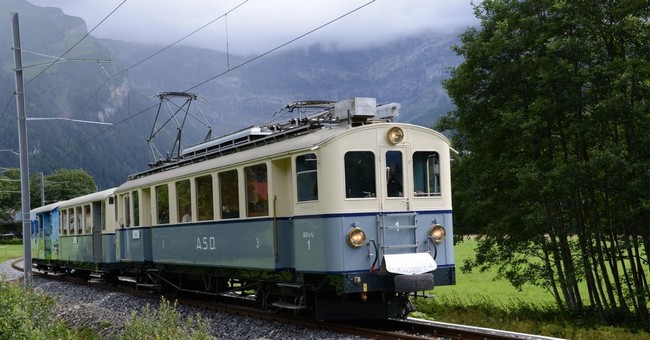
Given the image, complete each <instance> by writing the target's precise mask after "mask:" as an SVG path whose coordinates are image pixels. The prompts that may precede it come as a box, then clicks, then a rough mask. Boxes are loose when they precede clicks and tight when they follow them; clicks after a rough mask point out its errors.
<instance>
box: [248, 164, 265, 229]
mask: <svg viewBox="0 0 650 340" xmlns="http://www.w3.org/2000/svg"><path fill="white" fill-rule="evenodd" d="M244 173H245V174H246V202H247V205H248V207H247V210H246V212H247V216H249V217H252V216H267V215H268V214H269V195H268V183H267V180H266V179H267V171H266V164H258V165H253V166H249V167H245V168H244Z"/></svg>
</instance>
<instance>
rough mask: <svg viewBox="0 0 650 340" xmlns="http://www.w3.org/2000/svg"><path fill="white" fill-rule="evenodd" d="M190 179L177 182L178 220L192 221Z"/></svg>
mask: <svg viewBox="0 0 650 340" xmlns="http://www.w3.org/2000/svg"><path fill="white" fill-rule="evenodd" d="M191 200H192V193H191V192H190V180H189V179H186V180H182V181H178V182H176V222H179V223H180V222H183V223H186V222H192V201H191Z"/></svg>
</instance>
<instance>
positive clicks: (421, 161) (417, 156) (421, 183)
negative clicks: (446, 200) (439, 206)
mask: <svg viewBox="0 0 650 340" xmlns="http://www.w3.org/2000/svg"><path fill="white" fill-rule="evenodd" d="M413 185H414V186H415V196H440V157H439V156H438V153H437V152H432V151H418V152H415V153H413Z"/></svg>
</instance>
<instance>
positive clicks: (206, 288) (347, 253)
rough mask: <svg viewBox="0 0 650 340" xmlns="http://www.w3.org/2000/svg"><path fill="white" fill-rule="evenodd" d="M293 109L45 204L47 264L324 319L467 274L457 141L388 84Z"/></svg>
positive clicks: (400, 312)
mask: <svg viewBox="0 0 650 340" xmlns="http://www.w3.org/2000/svg"><path fill="white" fill-rule="evenodd" d="M285 111H287V112H292V113H294V114H297V117H295V118H292V119H291V120H289V122H287V123H286V124H278V125H273V126H255V127H251V128H248V129H245V130H242V131H238V132H236V133H234V134H231V135H227V136H223V137H220V138H217V139H214V140H211V141H209V142H206V143H203V144H200V145H196V146H193V147H190V148H187V149H185V150H184V151H183V152H182V154H180V156H179V157H178V158H176V159H170V160H168V161H166V162H161V163H159V164H157V165H156V166H155V167H152V168H150V169H149V170H147V171H144V172H142V173H139V174H135V175H132V176H130V177H129V179H128V180H127V181H126V183H124V184H122V185H121V186H119V187H117V188H113V189H110V190H105V191H102V192H98V193H94V194H90V195H86V196H82V197H78V198H74V199H71V200H69V201H64V202H57V203H54V204H50V205H47V206H44V207H40V208H37V209H34V210H33V211H32V216H33V222H32V240H33V244H32V250H33V254H32V256H33V258H34V263H35V265H36V267H37V268H41V269H45V270H48V271H65V272H71V273H72V272H74V273H77V274H81V275H90V274H94V275H102V277H104V278H105V279H106V280H118V279H121V280H129V281H132V282H135V284H137V285H139V286H143V287H147V288H149V289H157V288H161V289H172V290H176V291H189V292H193V293H199V294H205V295H212V296H229V297H239V298H247V299H250V300H256V301H257V302H258V303H259V304H260V305H261V306H262V307H264V308H268V309H273V308H276V309H286V310H293V311H300V310H308V311H311V312H312V313H313V315H314V316H315V317H316V318H318V319H357V318H358V319H363V318H387V317H405V316H406V315H407V314H408V313H409V312H410V311H412V306H411V304H410V302H409V296H412V295H413V294H417V292H422V291H428V290H431V289H433V287H434V286H440V285H450V284H454V283H455V266H454V252H453V237H452V236H453V227H452V205H451V181H450V149H451V148H450V143H449V140H448V139H447V138H445V137H444V136H443V135H442V134H440V133H438V132H436V131H433V130H431V129H428V128H424V127H421V126H416V125H411V124H401V123H395V122H393V118H394V117H395V116H396V115H397V114H398V113H399V105H398V104H388V105H380V106H378V105H377V104H376V101H375V99H373V98H353V99H349V100H345V101H341V102H337V103H334V102H321V101H319V102H316V101H306V102H296V103H292V104H289V105H287V106H286V108H285Z"/></svg>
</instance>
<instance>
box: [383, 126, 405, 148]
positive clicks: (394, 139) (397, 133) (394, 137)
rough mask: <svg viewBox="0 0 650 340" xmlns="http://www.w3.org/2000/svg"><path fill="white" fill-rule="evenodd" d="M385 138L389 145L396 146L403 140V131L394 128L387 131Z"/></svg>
mask: <svg viewBox="0 0 650 340" xmlns="http://www.w3.org/2000/svg"><path fill="white" fill-rule="evenodd" d="M386 136H387V137H388V142H390V143H391V144H397V143H399V142H401V141H402V139H404V131H403V130H402V129H401V128H400V127H397V126H394V127H392V128H390V130H388V134H387V135H386Z"/></svg>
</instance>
